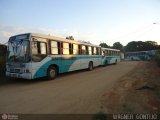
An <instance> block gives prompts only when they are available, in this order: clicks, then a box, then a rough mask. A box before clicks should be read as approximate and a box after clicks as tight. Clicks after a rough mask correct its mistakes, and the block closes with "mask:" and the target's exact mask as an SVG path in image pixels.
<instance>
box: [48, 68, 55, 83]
mask: <svg viewBox="0 0 160 120" xmlns="http://www.w3.org/2000/svg"><path fill="white" fill-rule="evenodd" d="M47 77H48V79H50V80H54V79H55V78H56V77H57V69H56V67H54V66H51V67H49V69H48V72H47Z"/></svg>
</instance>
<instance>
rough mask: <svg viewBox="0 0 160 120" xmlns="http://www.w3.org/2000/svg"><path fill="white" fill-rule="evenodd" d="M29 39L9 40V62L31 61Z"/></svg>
mask: <svg viewBox="0 0 160 120" xmlns="http://www.w3.org/2000/svg"><path fill="white" fill-rule="evenodd" d="M29 60H30V55H29V41H28V40H26V39H20V40H12V41H9V42H8V54H7V61H8V62H29Z"/></svg>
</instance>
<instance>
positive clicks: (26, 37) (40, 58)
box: [6, 33, 119, 79]
mask: <svg viewBox="0 0 160 120" xmlns="http://www.w3.org/2000/svg"><path fill="white" fill-rule="evenodd" d="M103 49H104V48H101V47H100V46H97V45H93V44H88V43H83V42H79V41H75V40H68V39H63V38H58V37H53V36H49V35H42V34H37V33H27V34H20V35H15V36H12V37H10V38H9V41H8V50H7V62H6V76H8V77H14V78H24V79H36V78H41V77H46V76H47V77H48V78H49V79H54V78H56V77H57V75H58V74H60V73H65V72H70V71H75V70H81V69H88V70H93V68H94V67H96V66H100V65H106V64H109V63H111V61H112V60H111V59H112V58H113V59H114V56H113V55H112V56H110V57H109V61H108V62H104V61H107V60H108V58H107V56H106V55H105V54H103V53H104V51H102V50H103ZM112 51H117V50H112ZM117 55H118V54H117ZM111 57H112V58H111ZM106 58H107V59H106ZM114 61H115V62H119V59H114Z"/></svg>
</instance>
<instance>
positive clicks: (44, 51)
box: [40, 42, 47, 55]
mask: <svg viewBox="0 0 160 120" xmlns="http://www.w3.org/2000/svg"><path fill="white" fill-rule="evenodd" d="M40 54H42V55H46V54H47V47H46V43H43V42H40Z"/></svg>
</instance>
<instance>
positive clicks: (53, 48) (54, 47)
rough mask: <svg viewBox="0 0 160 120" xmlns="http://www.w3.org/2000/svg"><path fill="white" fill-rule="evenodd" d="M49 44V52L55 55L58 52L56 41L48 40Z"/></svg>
mask: <svg viewBox="0 0 160 120" xmlns="http://www.w3.org/2000/svg"><path fill="white" fill-rule="evenodd" d="M50 45H51V54H54V55H57V54H58V42H57V41H50Z"/></svg>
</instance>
